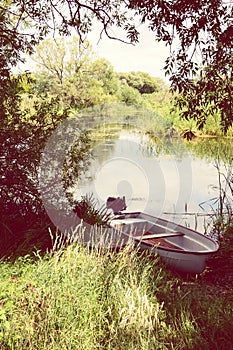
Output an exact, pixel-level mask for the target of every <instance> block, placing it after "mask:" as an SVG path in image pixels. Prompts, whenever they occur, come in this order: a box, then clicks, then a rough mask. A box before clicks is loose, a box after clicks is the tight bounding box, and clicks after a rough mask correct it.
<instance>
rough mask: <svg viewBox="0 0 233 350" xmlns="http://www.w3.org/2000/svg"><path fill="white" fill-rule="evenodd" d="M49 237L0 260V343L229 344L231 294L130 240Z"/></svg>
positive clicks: (34, 346) (97, 346)
mask: <svg viewBox="0 0 233 350" xmlns="http://www.w3.org/2000/svg"><path fill="white" fill-rule="evenodd" d="M53 240H54V248H53V250H52V251H51V252H50V253H48V254H46V255H44V256H41V255H40V253H39V252H36V253H35V254H34V256H29V255H26V256H24V257H20V258H18V259H17V260H15V261H14V262H10V261H6V260H2V261H1V264H0V274H1V281H0V320H1V322H0V348H1V349H2V350H9V349H11V350H13V349H17V350H24V349H26V348H27V349H30V350H34V349H35V350H36V349H40V350H43V349H51V350H58V349H80V350H81V349H82V350H85V349H88V350H89V349H116V350H118V349H119V350H120V349H122V350H123V349H142V350H144V349H145V350H146V349H148V350H149V349H151V350H152V349H153V350H154V349H177V350H178V349H179V350H182V349H200V348H201V349H224V346H225V348H230V346H231V335H232V326H231V320H232V313H231V311H232V310H231V305H232V303H231V302H232V294H229V296H228V295H227V294H226V293H224V294H221V293H220V294H219V295H218V298H216V297H215V289H214V288H215V286H213V289H210V285H209V284H208V283H206V282H205V281H204V280H203V279H202V278H196V279H195V278H191V277H190V278H189V279H187V278H184V277H182V278H181V277H180V276H178V275H174V274H172V273H171V272H169V271H168V270H166V269H165V267H164V266H163V265H162V263H161V262H160V261H159V260H158V258H157V257H155V256H152V255H150V254H145V253H143V254H142V253H141V252H140V251H139V250H138V249H133V247H132V246H131V245H130V244H129V245H127V246H125V247H124V248H122V249H120V250H119V251H118V253H116V252H115V251H114V250H109V249H103V248H100V247H95V249H90V246H88V245H87V246H83V245H82V244H80V243H73V244H70V243H69V242H67V241H66V239H65V237H63V238H62V237H55V236H54V237H53ZM68 243H69V244H68ZM58 248H59V249H58ZM203 278H204V277H203ZM203 282H204V283H203ZM216 290H217V289H216ZM218 292H219V290H218Z"/></svg>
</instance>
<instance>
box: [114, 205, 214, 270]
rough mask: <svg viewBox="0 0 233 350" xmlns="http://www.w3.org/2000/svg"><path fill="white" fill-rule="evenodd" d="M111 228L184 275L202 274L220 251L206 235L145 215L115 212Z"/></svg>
mask: <svg viewBox="0 0 233 350" xmlns="http://www.w3.org/2000/svg"><path fill="white" fill-rule="evenodd" d="M118 200H119V199H118ZM108 207H110V206H108ZM110 225H111V226H112V227H114V228H115V229H117V230H119V231H120V232H123V233H124V234H125V235H126V237H127V238H128V239H129V240H133V241H134V242H135V243H137V244H140V248H142V249H148V250H152V251H153V250H154V251H155V252H157V253H158V255H159V256H160V257H161V258H162V259H163V260H164V262H165V263H166V264H167V265H168V266H169V267H171V268H173V269H176V270H178V271H181V272H185V273H194V274H199V273H201V272H202V271H203V270H204V269H205V267H206V260H207V259H208V258H209V257H210V256H211V255H212V254H214V253H215V252H217V251H218V249H219V245H218V243H217V242H215V241H214V240H213V239H211V238H210V237H208V236H206V235H203V234H201V233H199V232H196V231H194V230H192V229H189V228H187V227H184V226H181V225H178V224H176V223H174V222H170V221H167V220H164V219H161V218H157V217H154V216H151V215H148V214H145V213H142V212H134V213H129V212H128V213H127V212H125V213H120V212H119V214H117V213H116V211H115V217H114V218H113V220H112V221H111V223H110Z"/></svg>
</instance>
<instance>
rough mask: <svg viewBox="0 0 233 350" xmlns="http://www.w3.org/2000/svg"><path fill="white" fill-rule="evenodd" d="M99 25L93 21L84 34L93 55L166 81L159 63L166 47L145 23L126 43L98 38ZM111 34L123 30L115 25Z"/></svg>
mask: <svg viewBox="0 0 233 350" xmlns="http://www.w3.org/2000/svg"><path fill="white" fill-rule="evenodd" d="M101 28H102V27H101V26H100V25H98V24H95V25H94V27H93V30H92V31H91V32H90V33H89V34H88V36H87V40H88V41H89V42H90V43H91V45H92V47H93V51H94V53H95V56H96V57H98V58H105V59H107V60H108V61H109V62H110V63H111V64H112V65H113V67H114V71H115V72H130V71H142V72H147V73H149V74H150V75H151V76H153V77H159V78H162V79H164V80H165V81H166V82H168V81H169V78H168V77H165V74H164V71H163V67H164V65H165V59H166V58H167V57H168V55H169V48H168V47H166V46H165V44H164V43H162V42H157V41H156V40H155V36H154V34H153V32H152V31H149V29H148V28H147V27H146V26H145V25H140V27H139V28H137V29H138V30H139V32H140V38H139V43H137V44H135V45H131V44H126V43H123V42H121V41H118V40H112V39H109V38H107V37H106V35H103V36H102V38H101V40H99V36H100V32H101ZM110 34H111V35H112V36H116V37H119V38H124V34H123V33H122V32H121V33H120V32H119V30H118V29H115V31H112V32H111V33H110ZM34 65H35V63H34V62H33V61H32V60H31V59H30V58H27V60H26V64H23V65H21V64H19V66H18V67H17V69H19V71H23V70H27V69H28V70H31V69H34V68H33V67H34Z"/></svg>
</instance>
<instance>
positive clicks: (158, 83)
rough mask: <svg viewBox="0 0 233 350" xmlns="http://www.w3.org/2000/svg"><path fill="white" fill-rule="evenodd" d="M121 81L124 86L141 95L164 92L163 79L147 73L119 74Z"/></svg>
mask: <svg viewBox="0 0 233 350" xmlns="http://www.w3.org/2000/svg"><path fill="white" fill-rule="evenodd" d="M118 75H119V79H120V81H121V82H122V83H123V84H124V83H127V84H128V85H129V86H131V87H133V88H134V89H137V90H138V91H139V92H140V94H152V93H153V92H158V91H161V90H162V87H163V86H164V82H163V80H162V79H159V78H154V77H152V76H150V75H149V74H148V73H145V72H128V73H119V74H118Z"/></svg>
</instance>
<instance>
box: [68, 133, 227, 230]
mask: <svg viewBox="0 0 233 350" xmlns="http://www.w3.org/2000/svg"><path fill="white" fill-rule="evenodd" d="M199 143H200V142H199ZM202 143H203V145H202V147H199V146H198V145H197V144H198V141H196V142H194V143H193V146H190V145H191V143H187V142H184V141H183V140H181V139H177V138H176V139H174V140H172V139H169V140H167V141H166V144H164V141H162V140H159V139H158V138H156V139H155V140H153V138H151V137H150V135H145V134H143V133H140V132H139V131H138V130H137V131H130V130H124V129H119V128H118V129H117V131H116V133H110V134H108V133H105V135H104V137H103V138H102V140H101V141H99V142H97V143H96V144H95V146H94V148H93V159H92V161H91V164H90V166H89V169H88V171H87V173H85V178H83V179H81V180H80V181H79V182H78V184H77V185H76V186H75V193H76V195H75V196H76V198H80V197H81V196H83V195H85V194H90V193H93V194H94V197H95V198H96V199H97V200H98V202H99V204H100V205H102V204H104V203H105V202H106V199H107V197H108V196H116V197H118V196H120V197H122V196H125V197H126V203H127V211H145V212H147V213H149V214H152V215H155V216H160V217H163V218H165V219H166V220H171V221H175V222H177V223H180V224H183V225H186V226H189V227H191V228H193V229H197V230H199V231H200V232H205V230H207V231H208V223H209V222H210V216H208V214H213V209H216V208H217V206H218V200H217V199H218V196H219V176H218V171H217V169H216V164H219V162H218V161H217V159H219V155H216V150H215V148H213V149H214V150H215V151H213V152H211V147H210V146H208V143H209V145H211V144H212V145H213V144H214V146H213V147H216V144H217V145H219V142H218V141H216V140H215V139H213V140H212V141H211V140H210V141H209V140H208V141H203V142H202ZM206 144H207V146H206ZM198 147H199V151H197V148H198ZM203 147H206V149H208V152H207V151H206V154H205V151H204V155H203ZM201 150H202V151H201ZM214 152H215V155H214V154H213V153H214ZM220 163H221V164H220V169H221V170H222V171H223V172H224V171H225V168H224V164H223V162H220Z"/></svg>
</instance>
